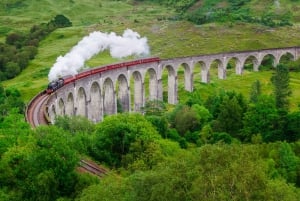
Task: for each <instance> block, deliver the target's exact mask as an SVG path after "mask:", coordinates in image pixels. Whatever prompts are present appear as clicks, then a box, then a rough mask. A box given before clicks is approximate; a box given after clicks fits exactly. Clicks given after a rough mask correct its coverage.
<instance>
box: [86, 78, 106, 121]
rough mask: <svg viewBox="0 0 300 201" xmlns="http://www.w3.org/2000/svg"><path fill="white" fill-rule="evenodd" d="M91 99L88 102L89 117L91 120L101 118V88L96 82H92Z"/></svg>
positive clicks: (99, 119)
mask: <svg viewBox="0 0 300 201" xmlns="http://www.w3.org/2000/svg"><path fill="white" fill-rule="evenodd" d="M90 94H91V101H90V104H89V119H90V120H92V121H93V122H99V121H101V120H102V116H103V107H102V101H101V90H100V86H99V84H98V83H97V82H93V84H92V86H91V90H90Z"/></svg>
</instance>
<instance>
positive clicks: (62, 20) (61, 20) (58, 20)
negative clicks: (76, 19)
mask: <svg viewBox="0 0 300 201" xmlns="http://www.w3.org/2000/svg"><path fill="white" fill-rule="evenodd" d="M50 23H52V24H53V25H54V26H55V27H58V28H63V27H70V26H72V22H71V21H70V20H69V19H68V18H67V17H66V16H64V15H56V16H55V17H54V19H53V20H51V21H50Z"/></svg>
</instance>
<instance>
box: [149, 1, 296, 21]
mask: <svg viewBox="0 0 300 201" xmlns="http://www.w3.org/2000/svg"><path fill="white" fill-rule="evenodd" d="M149 1H151V0H149ZM152 1H153V2H160V3H161V4H166V5H169V6H173V7H174V8H175V9H176V11H177V14H178V16H179V17H180V18H183V19H188V20H189V21H192V22H194V23H196V24H205V23H210V22H230V23H233V22H236V21H242V22H248V23H258V24H263V25H266V26H270V27H278V26H286V25H292V24H293V23H297V22H298V20H299V19H300V1H299V0H200V1H197V0H178V1H175V0H162V1H157V0H152Z"/></svg>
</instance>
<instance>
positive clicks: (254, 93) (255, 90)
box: [250, 80, 261, 103]
mask: <svg viewBox="0 0 300 201" xmlns="http://www.w3.org/2000/svg"><path fill="white" fill-rule="evenodd" d="M260 95H261V84H260V81H259V80H256V81H255V82H254V83H253V84H252V86H251V91H250V102H252V103H256V102H257V101H258V97H259V96H260Z"/></svg>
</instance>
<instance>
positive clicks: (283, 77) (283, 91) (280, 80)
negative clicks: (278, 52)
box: [271, 64, 292, 112]
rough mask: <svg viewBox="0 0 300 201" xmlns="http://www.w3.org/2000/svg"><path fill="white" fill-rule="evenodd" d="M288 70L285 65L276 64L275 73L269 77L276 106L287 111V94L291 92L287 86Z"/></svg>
mask: <svg viewBox="0 0 300 201" xmlns="http://www.w3.org/2000/svg"><path fill="white" fill-rule="evenodd" d="M289 81H290V77H289V70H288V68H287V67H286V66H285V65H282V64H279V65H277V68H276V71H275V74H274V75H273V76H272V77H271V82H272V83H273V85H274V96H275V102H276V107H277V108H278V110H280V111H286V112H287V111H288V109H289V100H288V98H289V96H291V94H292V92H291V89H290V86H289Z"/></svg>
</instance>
